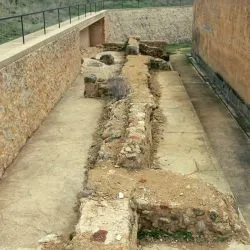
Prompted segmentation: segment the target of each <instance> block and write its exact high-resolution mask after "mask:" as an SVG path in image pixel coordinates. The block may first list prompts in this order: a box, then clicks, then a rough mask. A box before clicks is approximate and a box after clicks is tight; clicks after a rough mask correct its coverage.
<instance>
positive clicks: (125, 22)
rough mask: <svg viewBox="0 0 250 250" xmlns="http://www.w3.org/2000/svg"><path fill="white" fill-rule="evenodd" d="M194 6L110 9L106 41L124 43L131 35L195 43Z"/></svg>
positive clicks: (173, 41) (172, 41)
mask: <svg viewBox="0 0 250 250" xmlns="http://www.w3.org/2000/svg"><path fill="white" fill-rule="evenodd" d="M192 19H193V10H192V7H166V8H142V9H124V10H110V11H108V13H107V14H106V27H105V29H106V34H105V35H106V42H124V41H126V39H127V38H128V37H131V36H140V37H141V40H151V41H155V40H163V41H167V42H168V43H180V42H191V39H192Z"/></svg>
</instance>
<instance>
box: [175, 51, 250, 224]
mask: <svg viewBox="0 0 250 250" xmlns="http://www.w3.org/2000/svg"><path fill="white" fill-rule="evenodd" d="M171 62H172V65H173V67H174V69H175V70H177V71H178V72H179V73H180V75H181V78H182V80H183V83H184V86H185V88H186V90H187V93H188V95H189V96H190V100H191V101H192V104H193V106H194V108H195V110H196V112H197V114H198V117H199V119H200V121H201V123H202V125H203V127H204V130H205V132H206V134H207V137H208V139H209V142H210V144H211V146H212V148H213V149H214V152H215V154H216V157H217V159H218V160H219V161H220V165H221V168H222V170H223V173H224V175H225V176H226V179H227V182H228V183H229V185H230V188H231V190H232V192H233V194H234V197H235V198H236V201H237V203H238V205H239V208H240V210H241V212H242V214H243V216H244V218H245V220H246V223H247V225H248V228H250V141H249V139H248V137H247V136H246V134H245V133H244V132H243V130H242V129H241V128H240V127H239V125H238V123H237V122H236V120H235V119H234V118H233V116H232V115H231V113H230V112H229V111H228V109H227V108H226V106H225V105H224V104H223V103H222V101H221V100H220V99H219V98H218V97H217V96H216V94H215V93H214V91H213V90H212V89H211V88H210V87H209V85H207V84H206V83H205V82H204V81H203V80H202V79H201V78H200V76H199V75H198V73H197V71H196V70H195V69H194V68H193V66H192V64H190V62H188V61H187V59H186V58H185V56H184V55H174V56H172V57H171Z"/></svg>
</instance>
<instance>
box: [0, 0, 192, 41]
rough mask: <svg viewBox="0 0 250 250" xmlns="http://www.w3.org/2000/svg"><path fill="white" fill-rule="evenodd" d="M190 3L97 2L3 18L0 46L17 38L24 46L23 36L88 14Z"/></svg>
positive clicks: (156, 0) (173, 0)
mask: <svg viewBox="0 0 250 250" xmlns="http://www.w3.org/2000/svg"><path fill="white" fill-rule="evenodd" d="M192 2H193V0H98V1H95V2H88V3H78V4H75V5H70V6H66V7H58V8H53V9H46V10H42V11H37V12H32V13H27V14H21V15H15V16H10V17H4V18H0V44H1V43H5V42H7V41H10V40H13V39H16V38H18V37H22V41H23V44H24V43H25V36H26V35H28V34H30V33H32V32H34V31H38V30H41V29H43V32H44V34H46V32H47V31H46V29H47V27H48V26H51V25H55V24H57V25H58V27H59V28H61V23H62V22H63V21H66V20H69V23H71V22H72V18H73V17H78V19H80V17H81V16H82V15H83V16H85V17H86V16H87V14H88V13H93V12H97V11H100V10H103V9H117V8H142V7H164V6H183V5H186V4H190V3H191V4H192ZM51 13H52V14H53V18H52V19H51V18H48V16H49V15H50V14H51ZM34 16H35V18H34ZM27 21H28V23H27ZM4 28H5V29H6V31H5V32H4Z"/></svg>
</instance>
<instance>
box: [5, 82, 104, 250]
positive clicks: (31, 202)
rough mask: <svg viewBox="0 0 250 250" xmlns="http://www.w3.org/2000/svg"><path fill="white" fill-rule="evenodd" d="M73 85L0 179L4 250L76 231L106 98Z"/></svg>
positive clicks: (35, 244)
mask: <svg viewBox="0 0 250 250" xmlns="http://www.w3.org/2000/svg"><path fill="white" fill-rule="evenodd" d="M83 92H84V84H83V82H82V81H81V78H78V79H77V81H76V82H75V83H74V84H73V85H72V87H71V88H70V89H69V90H68V91H67V92H66V93H65V95H64V97H63V98H62V99H61V101H60V102H59V103H58V104H57V106H56V107H55V109H54V110H53V111H52V112H51V113H50V114H49V116H48V118H47V119H45V121H44V122H43V123H42V125H41V126H40V128H39V129H38V130H37V131H36V132H35V133H34V135H33V136H32V137H31V139H30V140H29V141H28V142H27V144H26V145H25V146H24V148H23V149H22V150H21V152H20V154H19V155H18V157H17V159H16V160H15V162H14V163H13V164H12V165H11V166H10V167H9V168H8V170H7V172H6V174H5V176H4V178H3V179H2V180H1V183H0V249H6V250H12V249H13V250H14V249H15V250H16V249H18V248H21V249H22V248H32V247H36V246H37V244H38V240H39V239H40V238H42V237H44V236H45V235H47V234H49V233H58V234H60V233H66V234H67V233H71V232H72V231H74V225H75V224H76V223H77V217H78V214H77V213H76V212H74V207H75V205H76V202H77V197H76V196H77V194H78V192H79V191H80V190H81V189H82V186H83V182H84V179H85V175H84V173H85V171H86V169H85V167H84V166H85V163H86V160H87V156H88V149H89V147H90V145H91V143H92V134H93V132H94V130H95V126H96V124H97V121H98V119H99V117H100V114H101V110H102V105H103V104H102V102H101V101H99V100H93V99H85V98H84V97H83Z"/></svg>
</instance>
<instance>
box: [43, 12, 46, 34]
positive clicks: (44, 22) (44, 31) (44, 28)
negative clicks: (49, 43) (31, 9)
mask: <svg viewBox="0 0 250 250" xmlns="http://www.w3.org/2000/svg"><path fill="white" fill-rule="evenodd" d="M43 33H44V35H46V21H45V11H43Z"/></svg>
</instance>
